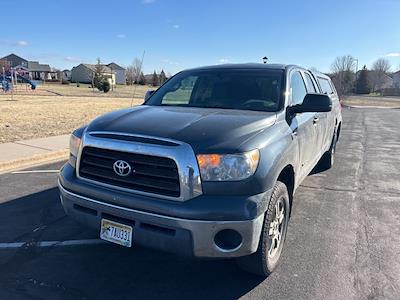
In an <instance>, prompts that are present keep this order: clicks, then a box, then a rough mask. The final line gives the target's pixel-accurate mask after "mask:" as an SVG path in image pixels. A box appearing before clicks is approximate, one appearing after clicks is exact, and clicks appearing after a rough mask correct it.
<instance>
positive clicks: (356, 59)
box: [354, 58, 358, 80]
mask: <svg viewBox="0 0 400 300" xmlns="http://www.w3.org/2000/svg"><path fill="white" fill-rule="evenodd" d="M354 60H355V61H356V80H357V72H358V58H355V59H354Z"/></svg>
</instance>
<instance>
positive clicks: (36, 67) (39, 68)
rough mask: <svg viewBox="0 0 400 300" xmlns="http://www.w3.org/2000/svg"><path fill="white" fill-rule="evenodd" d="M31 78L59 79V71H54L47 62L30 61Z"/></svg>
mask: <svg viewBox="0 0 400 300" xmlns="http://www.w3.org/2000/svg"><path fill="white" fill-rule="evenodd" d="M28 72H29V79H33V80H52V79H53V77H55V78H54V79H57V73H56V72H52V70H51V68H50V66H49V65H47V64H40V63H39V62H37V61H28Z"/></svg>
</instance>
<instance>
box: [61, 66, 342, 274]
mask: <svg viewBox="0 0 400 300" xmlns="http://www.w3.org/2000/svg"><path fill="white" fill-rule="evenodd" d="M341 123H342V118H341V107H340V103H339V99H338V96H337V93H336V91H335V87H334V85H333V84H332V81H331V80H330V79H329V77H327V76H326V75H324V74H321V73H316V72H312V71H309V70H306V69H304V68H301V67H298V66H294V65H272V64H271V65H269V64H237V65H220V66H211V67H202V68H196V69H191V70H186V71H182V72H180V73H178V74H176V75H175V76H173V77H172V78H170V79H169V80H168V81H167V82H166V83H164V84H163V85H162V86H161V87H160V88H159V89H158V90H157V91H151V92H148V93H147V94H146V97H145V102H144V104H143V105H139V106H136V107H132V108H128V109H123V110H118V111H114V112H111V113H107V114H105V115H103V116H100V117H98V118H97V119H95V120H94V121H92V122H91V123H90V124H88V125H87V126H85V127H82V128H79V129H77V130H75V131H74V132H73V133H72V135H71V141H70V157H69V161H68V162H67V163H66V164H65V165H64V166H63V168H62V170H61V173H60V176H59V188H60V194H61V202H62V205H63V207H64V209H65V212H66V213H67V214H68V215H69V216H71V217H73V218H75V219H76V220H78V221H80V222H82V223H84V224H87V225H90V226H93V227H94V228H97V229H98V230H99V234H100V237H101V238H102V239H104V240H107V241H110V242H114V243H117V244H120V245H123V246H127V247H131V246H133V245H141V246H144V247H150V248H155V249H160V250H163V251H168V252H173V253H176V254H180V255H185V256H194V257H201V258H236V261H237V262H238V264H239V266H240V267H242V268H243V269H244V270H246V271H249V272H252V273H255V274H259V275H261V276H268V275H269V274H270V273H271V272H272V271H273V270H274V268H275V267H276V266H277V263H278V260H279V257H280V255H281V252H282V248H283V244H284V241H285V237H286V232H287V227H288V221H289V218H290V213H291V207H292V200H293V195H294V193H295V191H296V188H297V187H298V186H299V185H300V183H301V182H302V181H303V179H304V178H305V177H306V176H307V175H308V174H309V173H310V172H311V171H312V170H313V169H314V168H316V167H317V168H319V169H320V170H321V169H322V170H325V169H328V168H330V167H331V166H332V163H333V157H334V152H335V145H336V142H337V141H338V138H339V134H340V128H341Z"/></svg>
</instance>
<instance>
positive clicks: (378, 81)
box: [371, 58, 391, 92]
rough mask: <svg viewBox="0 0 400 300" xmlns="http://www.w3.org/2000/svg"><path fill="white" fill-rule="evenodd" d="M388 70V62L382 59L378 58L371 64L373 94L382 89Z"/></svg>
mask: <svg viewBox="0 0 400 300" xmlns="http://www.w3.org/2000/svg"><path fill="white" fill-rule="evenodd" d="M390 68H391V66H390V62H389V61H388V60H387V59H384V58H379V59H377V60H376V61H375V62H374V63H373V65H372V74H371V75H372V76H371V79H372V86H373V91H374V92H376V91H379V90H381V89H382V88H383V87H384V85H385V82H386V79H387V76H388V73H389V72H390Z"/></svg>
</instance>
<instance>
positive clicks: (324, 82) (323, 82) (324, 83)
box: [318, 77, 333, 94]
mask: <svg viewBox="0 0 400 300" xmlns="http://www.w3.org/2000/svg"><path fill="white" fill-rule="evenodd" d="M318 82H319V85H320V86H321V89H322V92H323V93H324V94H333V90H332V87H331V84H330V83H329V80H328V79H326V78H322V77H318Z"/></svg>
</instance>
